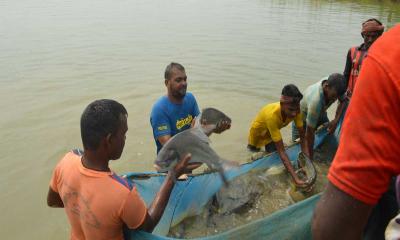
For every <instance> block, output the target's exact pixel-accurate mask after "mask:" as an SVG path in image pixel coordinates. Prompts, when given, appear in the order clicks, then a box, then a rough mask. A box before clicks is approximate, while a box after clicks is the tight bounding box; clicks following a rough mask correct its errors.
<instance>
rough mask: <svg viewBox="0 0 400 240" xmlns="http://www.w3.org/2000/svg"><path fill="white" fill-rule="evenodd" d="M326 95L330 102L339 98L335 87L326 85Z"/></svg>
mask: <svg viewBox="0 0 400 240" xmlns="http://www.w3.org/2000/svg"><path fill="white" fill-rule="evenodd" d="M324 95H325V98H326V100H328V102H331V101H335V100H336V99H337V98H338V94H337V91H336V90H335V88H333V87H329V86H326V87H325V89H324Z"/></svg>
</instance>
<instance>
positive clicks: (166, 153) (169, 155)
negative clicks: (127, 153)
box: [155, 108, 235, 185]
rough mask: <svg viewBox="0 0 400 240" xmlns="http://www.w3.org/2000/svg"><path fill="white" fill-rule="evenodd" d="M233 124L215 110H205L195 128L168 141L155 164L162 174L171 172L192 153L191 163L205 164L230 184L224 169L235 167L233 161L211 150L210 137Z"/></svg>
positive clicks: (198, 118)
mask: <svg viewBox="0 0 400 240" xmlns="http://www.w3.org/2000/svg"><path fill="white" fill-rule="evenodd" d="M223 122H227V123H229V124H230V123H231V122H232V121H231V119H230V118H229V117H228V116H226V115H225V114H224V113H223V112H221V111H219V110H217V109H215V108H206V109H203V111H202V112H201V114H200V116H199V117H197V118H196V123H195V125H194V127H193V128H190V129H187V130H185V131H182V132H180V133H178V134H176V135H175V136H173V137H172V138H170V139H169V140H168V142H167V143H166V144H165V145H164V146H163V147H162V148H161V150H160V152H159V153H158V156H157V159H156V161H155V164H156V165H157V166H158V167H159V171H160V172H166V171H171V170H172V169H173V168H174V166H175V165H176V164H177V163H178V161H179V160H180V159H181V157H182V156H184V155H186V154H188V153H190V154H191V155H192V158H191V160H190V161H189V162H190V163H205V164H206V165H207V166H208V167H209V168H210V169H211V170H216V171H218V172H219V174H220V175H221V178H222V180H223V182H224V183H225V185H227V184H228V182H227V179H226V177H225V175H224V169H225V168H229V167H232V166H235V164H234V163H233V162H231V161H227V160H223V159H221V158H220V157H219V156H218V154H217V153H216V152H215V151H214V150H213V149H212V148H211V146H210V139H209V137H208V136H209V135H210V134H211V133H213V132H214V131H218V127H219V126H220V125H221V124H222V123H223Z"/></svg>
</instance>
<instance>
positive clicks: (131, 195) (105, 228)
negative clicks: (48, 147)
mask: <svg viewBox="0 0 400 240" xmlns="http://www.w3.org/2000/svg"><path fill="white" fill-rule="evenodd" d="M127 117H128V113H127V111H126V109H125V107H124V106H123V105H122V104H120V103H118V102H116V101H114V100H107V99H103V100H97V101H94V102H92V103H91V104H89V105H88V106H87V107H86V109H85V111H84V112H83V114H82V116H81V137H82V143H83V148H84V152H83V153H82V151H80V150H74V151H71V152H68V153H67V154H66V155H65V156H64V157H63V158H62V159H61V161H60V162H59V163H58V164H57V166H56V168H55V170H54V172H53V176H52V178H51V181H50V188H49V192H48V195H47V205H48V206H50V207H60V208H64V209H65V212H66V214H67V216H68V220H69V222H70V224H71V235H70V239H96V240H100V239H104V240H110V239H118V240H121V239H123V230H122V228H123V225H126V226H127V227H128V228H130V229H140V230H144V231H148V232H151V231H153V229H154V227H155V226H156V225H157V223H158V221H159V220H160V218H161V216H162V214H163V212H164V209H165V207H166V205H167V203H168V199H169V197H170V194H171V191H172V189H173V187H174V184H175V179H173V177H172V175H171V174H168V175H167V176H166V178H165V180H164V183H163V185H162V186H161V189H160V190H159V192H158V193H157V195H156V196H155V198H154V200H153V202H152V204H151V205H150V207H149V208H147V207H146V205H145V203H144V201H143V200H142V198H141V197H140V196H139V193H138V192H137V190H136V188H135V187H134V186H132V183H131V182H129V181H128V180H127V179H125V178H122V177H119V176H118V175H116V174H115V173H114V172H113V171H112V170H111V169H110V168H109V161H110V160H117V159H119V158H120V156H121V154H122V151H123V149H124V145H125V139H126V136H125V135H126V132H127V131H128V125H127ZM189 159H190V155H186V156H185V157H184V158H183V159H182V160H181V161H180V162H179V163H178V164H177V165H176V166H175V168H174V172H175V175H176V176H177V177H178V176H180V175H181V174H182V171H183V169H185V168H186V165H187V163H188V161H189Z"/></svg>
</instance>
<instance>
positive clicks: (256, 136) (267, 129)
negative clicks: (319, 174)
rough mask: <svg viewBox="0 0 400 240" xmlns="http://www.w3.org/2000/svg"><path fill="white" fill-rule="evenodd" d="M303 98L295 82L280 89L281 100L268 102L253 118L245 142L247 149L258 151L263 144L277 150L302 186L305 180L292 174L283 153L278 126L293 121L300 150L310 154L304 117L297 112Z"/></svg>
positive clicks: (288, 162) (295, 179) (295, 180)
mask: <svg viewBox="0 0 400 240" xmlns="http://www.w3.org/2000/svg"><path fill="white" fill-rule="evenodd" d="M302 98H303V95H302V94H301V93H300V91H299V89H298V88H297V87H296V86H295V85H293V84H288V85H286V86H285V87H284V88H283V89H282V95H281V99H280V102H276V103H271V104H267V105H266V106H264V107H263V108H262V109H261V111H260V112H259V113H258V114H257V116H256V118H255V119H254V120H253V122H252V124H251V128H250V131H249V137H248V145H247V148H248V149H249V150H250V151H260V149H261V148H262V147H265V151H266V152H273V151H278V154H279V157H280V158H281V160H282V162H283V165H285V167H286V169H287V170H288V172H289V173H290V175H291V176H292V178H293V180H294V182H295V184H296V185H297V186H299V187H302V186H304V185H305V182H304V181H302V180H300V179H299V178H298V177H297V175H296V174H295V171H294V169H293V166H292V164H291V163H290V160H289V157H288V156H287V154H286V151H285V147H284V145H283V141H282V135H281V132H280V129H281V128H283V127H285V126H286V125H288V124H289V123H290V122H292V121H294V123H295V125H296V127H297V128H298V131H299V135H300V144H301V149H302V151H303V152H304V153H305V154H306V155H307V156H308V155H309V154H308V150H307V147H306V142H305V140H304V128H303V119H302V115H301V113H300V100H301V99H302Z"/></svg>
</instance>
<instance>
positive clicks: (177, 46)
mask: <svg viewBox="0 0 400 240" xmlns="http://www.w3.org/2000/svg"><path fill="white" fill-rule="evenodd" d="M370 17H377V18H379V19H380V20H382V22H383V23H384V24H385V25H388V26H393V25H394V24H395V23H397V22H399V21H400V7H399V4H398V3H395V2H392V1H386V0H383V1H374V0H359V1H347V0H340V1H326V0H283V1H282V0H278V1H277V0H218V1H211V0H191V1H187V0H168V1H165V0H145V1H144V0H117V1H115V0H40V1H39V0H1V1H0V96H1V97H0V112H1V117H0V133H1V136H2V137H1V139H0V203H1V204H0V212H1V214H0V226H1V227H0V234H1V236H2V238H4V239H31V240H35V239H38V240H42V239H68V238H69V225H68V221H67V218H66V216H65V214H64V212H63V210H55V209H50V208H48V207H47V206H46V194H47V190H48V184H49V179H50V176H51V172H52V170H53V168H54V166H55V165H56V163H57V162H58V161H59V160H60V158H61V157H62V156H63V154H65V152H66V151H68V150H69V149H72V148H75V147H81V141H80V132H79V118H80V114H81V113H82V111H83V109H84V108H85V106H86V105H87V104H88V103H89V102H91V101H93V100H94V99H99V98H113V99H116V100H118V101H120V102H121V103H123V104H124V105H125V107H126V108H127V110H128V112H129V118H128V124H129V131H128V134H127V142H126V146H125V150H124V153H123V155H122V158H121V160H119V161H115V162H113V163H112V168H113V169H114V170H115V171H117V172H119V173H124V172H130V171H149V170H152V162H153V160H154V158H155V151H156V150H155V144H154V142H153V139H152V133H151V128H150V124H149V114H150V110H151V106H152V104H153V103H154V101H155V100H156V99H157V98H158V97H159V96H161V95H163V94H165V87H164V84H163V71H164V68H165V66H166V65H167V64H168V63H169V62H171V61H177V62H180V63H182V64H183V65H184V66H185V67H186V69H187V74H188V83H189V86H188V89H189V91H191V92H193V93H194V95H195V96H196V98H197V101H198V103H199V106H200V107H201V108H204V107H208V106H213V107H216V108H218V109H221V110H223V111H224V112H225V113H227V114H228V115H229V116H230V117H231V118H232V120H233V125H232V129H231V130H229V131H227V132H225V133H224V134H222V135H215V136H212V140H213V143H212V144H213V147H214V149H215V150H216V151H217V152H218V153H219V154H220V155H221V156H222V157H224V158H226V159H230V160H237V161H241V162H242V161H243V159H245V158H246V153H245V151H246V150H245V146H246V141H247V131H248V128H249V125H250V122H251V120H252V118H253V117H254V116H255V114H256V113H257V111H258V110H259V109H260V108H261V107H262V106H263V105H265V104H266V103H270V102H274V101H277V100H278V99H279V95H280V91H281V89H282V87H283V86H284V85H285V84H287V83H295V84H296V85H298V86H299V88H300V89H301V90H304V89H305V88H306V87H307V86H308V85H310V84H313V83H314V82H316V81H318V80H319V79H320V78H321V77H323V76H326V75H328V74H329V73H332V72H341V71H343V68H344V64H345V57H346V52H347V49H348V48H349V47H350V46H353V45H356V44H359V43H360V42H361V37H360V33H359V31H360V24H361V22H362V21H364V20H366V19H368V18H370ZM284 132H285V134H284V137H285V139H286V140H287V139H288V138H289V134H288V132H289V131H287V130H284Z"/></svg>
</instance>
